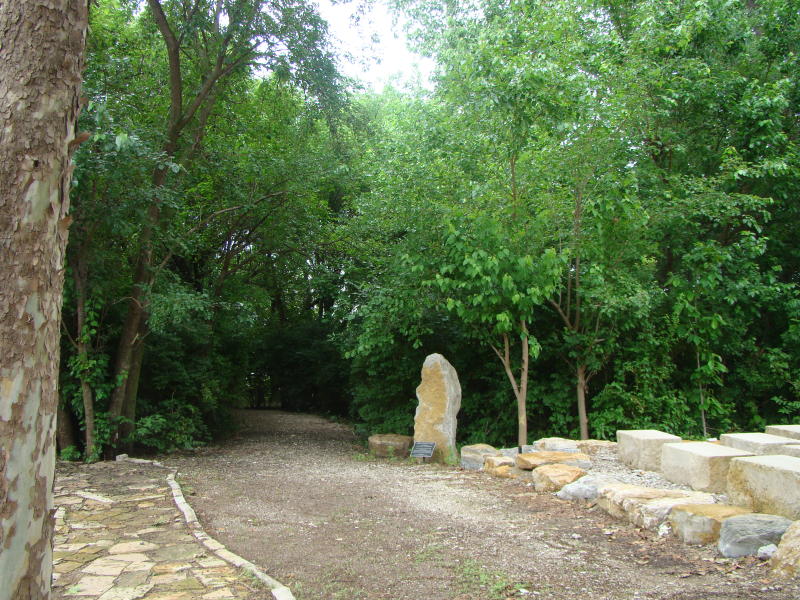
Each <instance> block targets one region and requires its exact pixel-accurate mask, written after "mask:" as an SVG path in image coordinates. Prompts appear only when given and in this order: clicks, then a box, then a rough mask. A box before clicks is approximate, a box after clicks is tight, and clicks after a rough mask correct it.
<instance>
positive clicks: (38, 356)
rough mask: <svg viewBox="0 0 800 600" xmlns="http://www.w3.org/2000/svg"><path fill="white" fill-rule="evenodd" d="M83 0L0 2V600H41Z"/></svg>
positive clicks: (46, 568) (46, 587)
mask: <svg viewBox="0 0 800 600" xmlns="http://www.w3.org/2000/svg"><path fill="white" fill-rule="evenodd" d="M87 10H88V4H87V2H85V1H83V2H79V1H76V0H47V1H45V0H29V1H27V2H2V3H0V40H2V43H0V119H2V122H3V126H2V128H0V348H2V353H0V506H1V507H2V508H0V540H2V551H1V552H0V573H1V574H2V585H1V586H0V599H2V600H6V599H8V600H11V599H14V600H28V599H37V598H48V597H49V596H50V584H51V573H52V537H53V520H52V510H53V497H52V486H53V477H54V468H55V430H56V412H57V404H58V396H57V382H58V365H59V325H60V316H61V292H62V287H63V282H64V268H63V258H64V248H65V246H66V242H67V230H68V227H69V222H70V217H69V216H68V215H67V213H68V210H69V187H70V182H71V174H72V168H71V166H70V156H71V154H72V152H73V150H74V149H75V147H76V146H77V145H78V144H79V143H80V140H81V136H78V137H76V135H75V122H76V120H77V117H78V112H79V109H80V102H79V90H80V83H81V72H82V70H83V51H84V44H85V38H86V26H87Z"/></svg>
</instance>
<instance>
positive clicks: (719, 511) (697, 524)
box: [669, 504, 748, 545]
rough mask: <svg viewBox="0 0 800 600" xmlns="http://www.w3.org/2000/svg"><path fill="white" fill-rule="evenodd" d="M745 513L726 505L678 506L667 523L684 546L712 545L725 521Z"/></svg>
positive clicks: (736, 507)
mask: <svg viewBox="0 0 800 600" xmlns="http://www.w3.org/2000/svg"><path fill="white" fill-rule="evenodd" d="M747 513H748V511H747V510H746V509H744V508H741V507H739V506H729V505H727V504H678V505H676V506H673V507H672V510H671V511H670V513H669V523H670V525H671V526H672V531H674V532H675V535H677V536H678V537H679V538H680V539H681V540H683V542H684V543H685V544H697V545H704V544H713V543H714V542H716V541H717V540H718V539H719V530H720V527H722V522H723V521H724V520H725V519H727V518H729V517H734V516H736V515H743V514H747Z"/></svg>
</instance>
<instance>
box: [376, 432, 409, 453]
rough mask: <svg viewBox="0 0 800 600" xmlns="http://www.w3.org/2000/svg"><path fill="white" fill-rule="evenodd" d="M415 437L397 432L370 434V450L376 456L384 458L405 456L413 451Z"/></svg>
mask: <svg viewBox="0 0 800 600" xmlns="http://www.w3.org/2000/svg"><path fill="white" fill-rule="evenodd" d="M413 443H414V438H413V437H411V436H410V435H400V434H397V433H376V434H374V435H371V436H369V450H370V452H372V453H373V454H374V455H375V456H380V457H384V458H391V457H398V458H405V457H406V456H408V453H409V452H410V451H411V446H412V444H413Z"/></svg>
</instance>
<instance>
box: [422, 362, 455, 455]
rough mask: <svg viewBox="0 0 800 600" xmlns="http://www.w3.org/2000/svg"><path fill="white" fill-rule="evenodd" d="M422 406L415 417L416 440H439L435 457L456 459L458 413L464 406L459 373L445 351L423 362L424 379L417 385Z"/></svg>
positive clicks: (434, 453)
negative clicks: (443, 353)
mask: <svg viewBox="0 0 800 600" xmlns="http://www.w3.org/2000/svg"><path fill="white" fill-rule="evenodd" d="M417 399H418V400H419V405H418V406H417V412H416V415H415V416H414V441H415V442H436V448H435V450H434V452H433V457H432V459H433V460H434V461H436V462H448V461H450V460H455V458H456V456H457V454H456V424H457V423H456V416H457V415H458V411H459V409H460V408H461V384H460V383H459V382H458V375H457V374H456V370H455V369H454V368H453V365H451V364H450V363H449V362H447V359H446V358H445V357H444V356H442V355H441V354H431V355H430V356H428V357H427V358H426V359H425V362H424V363H423V365H422V382H421V383H420V384H419V387H417Z"/></svg>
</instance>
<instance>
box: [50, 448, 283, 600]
mask: <svg viewBox="0 0 800 600" xmlns="http://www.w3.org/2000/svg"><path fill="white" fill-rule="evenodd" d="M169 473H170V471H169V470H167V469H165V468H163V467H158V466H156V465H152V464H144V463H128V462H104V463H96V464H93V465H76V464H70V463H59V466H58V469H57V474H56V482H55V488H54V492H55V506H56V531H55V548H54V553H53V565H54V567H53V571H54V574H53V579H54V582H53V597H54V598H56V599H67V600H95V599H97V600H139V599H142V600H194V599H195V598H198V599H199V598H202V599H204V600H234V599H237V600H240V599H247V600H261V599H267V598H269V599H271V598H273V594H272V593H271V591H270V589H269V587H267V586H266V585H265V584H264V583H262V581H260V580H259V579H258V578H257V577H256V576H254V575H252V574H251V573H250V572H249V571H247V570H246V569H243V568H241V565H242V563H244V562H245V561H243V559H239V561H238V564H239V565H240V566H234V565H235V564H237V560H236V559H238V558H239V557H236V556H235V555H233V554H231V553H229V552H228V551H227V550H225V549H224V547H223V546H222V545H221V544H219V543H218V542H216V541H215V540H212V539H211V538H209V537H208V536H206V535H205V533H204V532H202V530H201V529H199V525H198V524H196V525H194V526H193V524H192V523H191V522H190V523H189V524H187V521H186V519H185V518H184V515H183V514H181V511H180V510H179V509H178V507H177V506H176V503H175V500H174V499H173V490H172V488H171V487H170V484H169V483H168V481H167V476H168V474H169ZM178 495H179V497H182V495H181V494H178ZM186 508H188V507H186ZM182 510H184V509H182ZM188 510H189V511H190V513H191V512H192V511H191V509H190V508H189V509H188ZM192 515H193V513H192ZM226 553H227V555H226ZM228 556H230V557H231V558H232V559H233V560H232V561H226V560H222V558H221V557H223V558H227V557H228ZM231 562H233V563H234V564H231ZM247 564H248V565H249V563H247ZM250 566H252V565H250ZM267 579H268V578H267ZM276 583H277V582H276ZM287 591H288V590H287ZM276 597H279V596H277V595H276Z"/></svg>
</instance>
